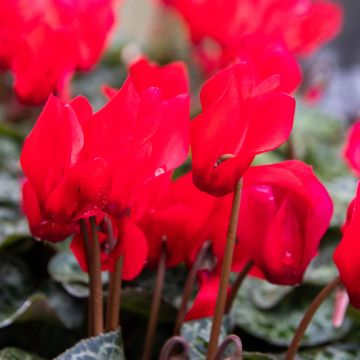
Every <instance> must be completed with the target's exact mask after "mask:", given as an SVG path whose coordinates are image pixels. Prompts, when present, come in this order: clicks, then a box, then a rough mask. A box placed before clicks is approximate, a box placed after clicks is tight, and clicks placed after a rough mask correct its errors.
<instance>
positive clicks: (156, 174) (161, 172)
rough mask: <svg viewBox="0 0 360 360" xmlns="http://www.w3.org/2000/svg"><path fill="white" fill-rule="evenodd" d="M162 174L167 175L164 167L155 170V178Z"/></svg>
mask: <svg viewBox="0 0 360 360" xmlns="http://www.w3.org/2000/svg"><path fill="white" fill-rule="evenodd" d="M162 174H165V169H164V168H162V167H159V168H157V169H156V170H155V176H160V175H162Z"/></svg>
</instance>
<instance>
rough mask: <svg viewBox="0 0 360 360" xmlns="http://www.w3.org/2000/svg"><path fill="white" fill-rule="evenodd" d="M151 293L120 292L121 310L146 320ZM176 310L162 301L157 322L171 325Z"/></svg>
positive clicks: (129, 290) (136, 289)
mask: <svg viewBox="0 0 360 360" xmlns="http://www.w3.org/2000/svg"><path fill="white" fill-rule="evenodd" d="M152 296H153V293H152V292H150V291H146V290H143V289H140V288H135V289H134V288H125V289H123V290H122V291H121V310H122V311H129V312H132V313H135V314H137V315H142V316H144V317H145V318H148V317H149V315H150V310H151V303H152ZM176 313H177V311H176V309H175V308H174V307H173V306H172V305H170V304H169V303H167V302H166V301H164V300H162V302H161V305H160V311H159V318H158V321H159V322H170V323H173V321H174V319H175V317H176Z"/></svg>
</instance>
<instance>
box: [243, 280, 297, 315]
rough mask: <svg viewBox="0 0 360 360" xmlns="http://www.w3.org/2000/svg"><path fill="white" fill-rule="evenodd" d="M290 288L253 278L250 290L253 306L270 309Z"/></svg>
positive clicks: (291, 288)
mask: <svg viewBox="0 0 360 360" xmlns="http://www.w3.org/2000/svg"><path fill="white" fill-rule="evenodd" d="M292 290H293V287H292V286H280V285H274V284H271V283H269V282H267V281H263V280H257V279H253V286H252V288H251V290H250V291H251V293H252V299H253V301H254V304H255V306H257V307H258V308H260V309H271V308H272V307H274V306H275V305H277V304H278V303H279V302H280V301H281V300H282V299H283V298H284V297H285V296H286V295H287V294H289V293H290V292H291V291H292ZM240 291H241V290H240Z"/></svg>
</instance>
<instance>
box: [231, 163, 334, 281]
mask: <svg viewBox="0 0 360 360" xmlns="http://www.w3.org/2000/svg"><path fill="white" fill-rule="evenodd" d="M332 211H333V205H332V201H331V199H330V197H329V195H328V193H327V191H326V189H325V187H324V186H323V185H322V184H321V183H320V181H319V180H318V179H317V178H316V177H315V175H314V173H313V171H312V169H311V167H309V166H307V165H305V164H304V163H302V162H300V161H295V160H294V161H285V162H283V163H280V164H274V165H264V166H256V167H252V168H250V169H249V170H248V172H247V173H246V174H245V176H244V190H243V195H242V201H241V207H240V216H239V225H238V232H237V237H238V243H237V244H236V249H235V253H234V258H233V270H235V271H240V270H242V268H243V267H244V265H245V264H246V263H247V262H248V261H249V260H253V261H254V263H255V268H254V270H253V272H252V273H253V274H254V275H258V276H260V277H265V278H266V279H267V280H268V281H270V282H272V283H276V284H281V285H295V284H298V283H300V282H301V281H302V278H303V275H304V272H305V270H306V268H307V266H308V265H309V263H310V261H311V260H312V259H313V257H314V256H316V255H317V251H318V246H319V242H320V240H321V238H322V236H323V235H324V233H325V231H326V230H327V229H328V226H329V223H330V219H331V216H332Z"/></svg>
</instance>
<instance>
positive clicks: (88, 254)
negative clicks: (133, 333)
mask: <svg viewBox="0 0 360 360" xmlns="http://www.w3.org/2000/svg"><path fill="white" fill-rule="evenodd" d="M80 229H81V234H82V237H83V239H84V245H85V256H86V264H87V267H88V274H89V279H90V278H91V273H90V268H91V265H90V264H91V244H90V239H89V233H88V228H87V225H86V220H85V219H80ZM89 282H91V280H89ZM92 304H93V301H92V299H91V296H89V303H88V335H89V336H92V334H93V327H92V325H93V308H92Z"/></svg>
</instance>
